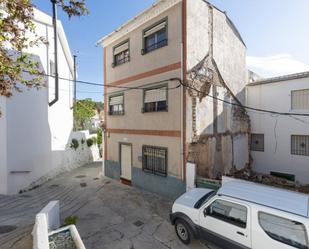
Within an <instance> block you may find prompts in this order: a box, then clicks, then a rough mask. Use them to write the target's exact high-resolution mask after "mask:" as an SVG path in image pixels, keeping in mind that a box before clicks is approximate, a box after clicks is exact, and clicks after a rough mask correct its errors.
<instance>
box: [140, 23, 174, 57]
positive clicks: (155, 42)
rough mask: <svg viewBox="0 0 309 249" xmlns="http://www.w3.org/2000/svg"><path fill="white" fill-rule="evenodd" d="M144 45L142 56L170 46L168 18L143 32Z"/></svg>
mask: <svg viewBox="0 0 309 249" xmlns="http://www.w3.org/2000/svg"><path fill="white" fill-rule="evenodd" d="M143 44H144V47H143V49H142V54H146V53H149V52H151V51H154V50H156V49H159V48H162V47H165V46H167V45H168V38H167V18H165V19H164V20H163V21H160V22H158V23H156V24H154V25H152V26H151V27H149V28H148V29H146V30H145V31H144V32H143Z"/></svg>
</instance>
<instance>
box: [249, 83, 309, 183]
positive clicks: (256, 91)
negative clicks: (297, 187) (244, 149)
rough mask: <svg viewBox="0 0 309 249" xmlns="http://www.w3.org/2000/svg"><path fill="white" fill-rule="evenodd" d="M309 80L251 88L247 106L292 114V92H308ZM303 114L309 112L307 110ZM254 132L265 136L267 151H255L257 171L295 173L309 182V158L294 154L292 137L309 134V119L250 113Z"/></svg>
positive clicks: (253, 155)
mask: <svg viewBox="0 0 309 249" xmlns="http://www.w3.org/2000/svg"><path fill="white" fill-rule="evenodd" d="M308 88H309V78H303V79H295V80H288V81H281V82H277V83H270V84H263V85H256V86H248V87H247V105H248V106H250V107H255V108H261V109H268V110H274V111H281V112H291V91H292V90H297V89H308ZM301 112H302V113H309V110H303V111H301ZM249 114H250V118H251V124H252V133H263V134H264V140H265V146H264V148H265V151H264V152H257V151H252V152H251V154H252V157H253V169H254V170H256V171H258V172H261V173H266V174H268V173H270V171H276V172H282V173H288V174H294V175H295V176H296V180H297V181H300V182H302V183H309V168H308V166H309V157H308V156H298V155H292V154H291V135H309V117H297V118H296V119H294V118H292V117H288V116H276V115H271V114H263V113H258V112H253V111H249Z"/></svg>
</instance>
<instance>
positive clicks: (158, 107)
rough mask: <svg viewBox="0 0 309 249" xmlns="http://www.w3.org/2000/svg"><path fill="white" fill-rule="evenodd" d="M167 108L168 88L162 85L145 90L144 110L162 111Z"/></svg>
mask: <svg viewBox="0 0 309 249" xmlns="http://www.w3.org/2000/svg"><path fill="white" fill-rule="evenodd" d="M166 110H167V88H166V87H160V88H157V89H149V90H145V91H144V108H143V111H144V112H160V111H166Z"/></svg>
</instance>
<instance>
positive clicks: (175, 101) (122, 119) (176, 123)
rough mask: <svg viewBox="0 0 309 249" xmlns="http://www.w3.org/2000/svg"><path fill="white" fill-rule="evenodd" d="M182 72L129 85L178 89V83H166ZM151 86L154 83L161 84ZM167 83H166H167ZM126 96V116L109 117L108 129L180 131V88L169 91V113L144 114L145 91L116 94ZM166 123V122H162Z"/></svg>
mask: <svg viewBox="0 0 309 249" xmlns="http://www.w3.org/2000/svg"><path fill="white" fill-rule="evenodd" d="M154 53H155V52H154ZM179 75H180V70H175V71H172V72H168V73H164V74H160V75H156V76H153V77H149V78H145V79H141V80H138V81H135V82H132V83H130V84H126V85H129V86H131V87H133V86H143V85H146V87H148V86H149V87H151V86H156V85H161V84H166V83H167V84H168V87H169V88H173V87H176V86H177V85H178V84H179V83H178V82H177V81H165V80H166V79H170V78H172V77H179ZM160 81H164V82H162V83H156V84H154V85H153V84H150V85H148V84H149V83H153V82H160ZM165 82H166V83H165ZM118 92H119V93H123V94H124V108H125V114H124V115H120V116H110V115H107V128H113V129H142V130H180V88H177V89H174V90H168V111H167V112H150V113H143V112H142V108H143V90H130V91H119V89H118V90H116V92H115V91H114V92H113V93H111V95H113V94H115V93H118ZM162 121H164V122H162Z"/></svg>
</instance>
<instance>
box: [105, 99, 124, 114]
mask: <svg viewBox="0 0 309 249" xmlns="http://www.w3.org/2000/svg"><path fill="white" fill-rule="evenodd" d="M108 113H109V115H123V114H124V95H123V94H121V95H117V96H111V97H109V112H108Z"/></svg>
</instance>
